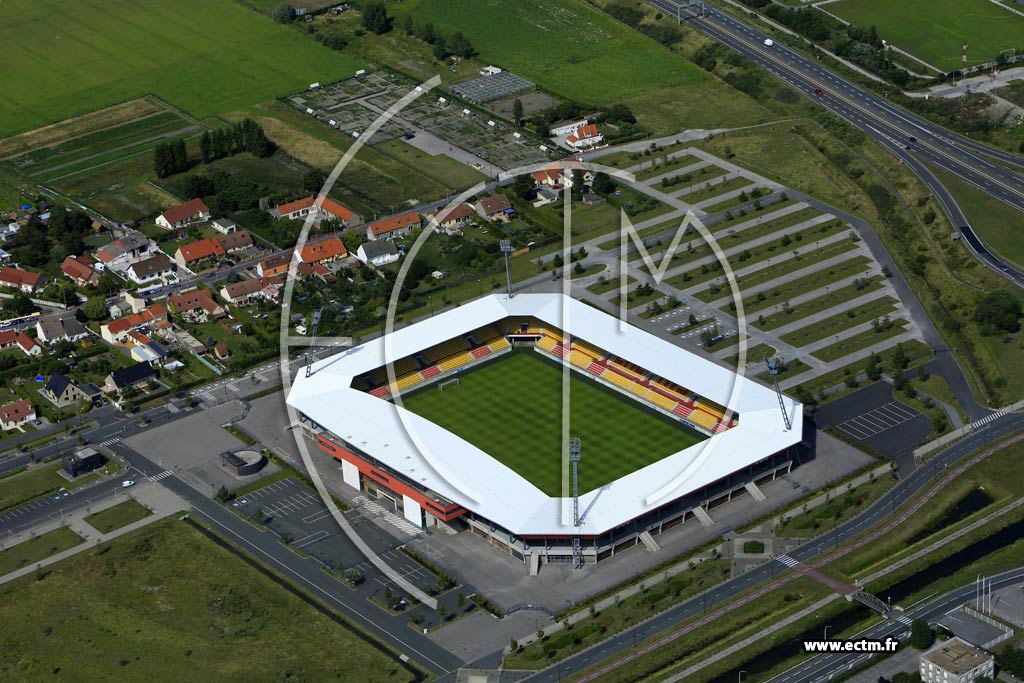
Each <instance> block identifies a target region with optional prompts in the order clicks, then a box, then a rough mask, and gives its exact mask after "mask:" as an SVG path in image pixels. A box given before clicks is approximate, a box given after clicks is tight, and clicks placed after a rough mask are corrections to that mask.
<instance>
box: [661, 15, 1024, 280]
mask: <svg viewBox="0 0 1024 683" xmlns="http://www.w3.org/2000/svg"><path fill="white" fill-rule="evenodd" d="M648 1H649V2H650V3H651V4H653V5H655V6H656V7H658V8H659V9H662V10H664V11H665V12H667V13H669V14H670V15H674V14H675V13H676V6H675V3H674V2H671V1H670V0H648ZM691 24H692V25H693V26H694V28H697V29H698V30H700V31H702V32H704V33H706V34H707V35H709V36H711V37H712V38H714V39H716V40H718V41H719V42H721V43H723V44H725V45H727V46H729V47H730V48H732V49H734V50H736V51H737V52H738V53H740V54H741V55H743V56H744V57H747V58H748V59H750V60H752V61H753V62H755V63H756V64H757V65H758V66H760V67H761V68H763V69H765V70H766V71H768V72H769V73H771V74H773V75H774V76H776V77H777V78H779V79H781V80H782V81H784V82H785V83H787V84H788V85H789V86H791V87H792V88H794V89H795V90H798V91H800V92H801V93H803V94H804V95H807V96H808V97H810V98H812V99H815V100H817V101H819V102H820V103H821V104H822V106H824V107H825V108H826V109H828V110H829V111H831V112H833V113H834V114H836V115H837V116H839V117H841V118H843V119H844V120H846V121H847V122H848V123H850V124H851V125H853V126H855V127H857V128H858V129H860V130H861V131H863V132H864V133H866V134H867V135H869V136H871V138H872V139H874V140H875V141H876V142H878V143H879V144H881V145H882V146H883V147H885V148H886V149H888V150H889V151H891V152H892V153H893V154H895V155H896V156H897V157H898V158H899V159H900V160H901V161H903V163H905V164H906V165H907V166H908V167H910V168H911V169H912V170H913V171H914V173H916V174H917V175H918V176H919V177H920V178H921V180H922V181H923V182H924V183H925V184H926V185H927V186H928V189H929V190H931V192H932V193H933V194H934V195H935V197H936V199H937V200H938V201H939V203H940V204H941V205H942V208H943V209H944V210H945V211H946V213H947V215H948V216H949V218H950V220H951V222H952V223H953V225H954V226H956V227H957V228H958V229H959V230H960V231H961V233H962V234H963V236H964V239H965V240H966V241H967V243H968V244H969V245H970V247H971V249H972V250H973V251H974V252H975V253H976V254H977V256H978V258H980V259H981V260H982V261H983V262H984V263H985V264H986V265H988V266H989V267H990V268H992V269H993V270H996V271H998V272H1000V273H1003V274H1005V275H1006V276H1007V277H1009V278H1011V279H1013V280H1014V281H1015V282H1017V284H1020V285H1024V272H1021V271H1019V270H1017V269H1016V268H1014V267H1013V266H1012V265H1011V264H1008V263H1005V262H1004V261H1003V260H1001V259H1000V258H999V257H998V256H996V255H995V254H993V253H991V252H990V251H989V250H988V249H987V248H986V247H985V245H984V244H983V243H982V242H981V240H980V239H979V238H978V236H977V234H976V233H975V232H974V230H973V229H972V228H971V226H970V224H969V223H968V222H967V218H966V217H965V216H964V214H963V212H962V211H961V210H960V207H959V206H958V205H957V203H956V201H955V200H954V199H953V197H952V195H951V194H950V193H949V191H948V190H946V188H945V187H944V186H943V185H942V183H941V182H940V181H939V180H938V179H937V178H936V177H935V175H934V174H933V173H932V172H931V170H930V169H929V168H928V165H932V166H935V167H938V168H941V169H943V170H945V171H948V172H949V173H952V174H954V175H956V176H957V177H958V178H960V179H962V180H963V181H964V182H966V183H968V184H970V185H973V186H974V187H976V188H978V189H979V190H981V191H982V192H985V193H987V194H989V195H992V196H993V197H996V198H997V199H999V200H1001V201H1003V202H1006V203H1007V204H1009V205H1010V206H1012V207H1014V208H1016V209H1018V210H1019V211H1022V212H1024V178H1022V177H1021V176H1020V175H1018V174H1017V173H1015V172H1014V171H1012V170H1010V169H1009V168H1007V166H1009V167H1013V168H1015V169H1017V170H1024V157H1020V156H1017V155H1015V154H1010V153H1008V152H1004V151H1002V150H998V149H995V148H993V147H990V146H988V145H984V144H982V143H979V142H976V141H974V140H970V139H968V138H965V137H963V136H960V135H957V134H955V133H952V132H950V131H948V130H946V129H945V128H942V127H941V126H938V125H936V124H934V123H931V122H930V121H928V120H926V119H923V118H921V117H920V116H917V115H915V114H912V113H910V112H908V111H906V110H905V109H902V108H901V107H898V106H896V105H894V104H893V103H891V102H889V101H888V100H887V99H885V98H884V97H881V96H879V95H877V94H875V93H873V92H872V91H870V90H867V89H866V88H862V87H860V86H858V85H856V84H855V83H853V82H851V81H849V80H847V79H845V78H843V77H842V76H840V75H838V74H836V73H834V72H832V71H830V70H828V69H827V68H825V67H824V66H823V65H822V64H821V63H820V62H819V61H818V60H815V59H812V58H810V57H807V56H806V55H804V54H802V53H800V52H797V51H796V50H792V49H790V48H788V47H786V46H785V45H782V44H780V43H777V42H776V43H774V45H772V46H767V45H765V40H766V39H768V38H769V37H770V36H768V35H767V34H765V33H763V32H762V31H760V30H758V29H757V28H755V27H754V26H751V25H749V24H747V23H745V22H743V21H740V20H738V19H736V18H734V17H733V16H731V15H729V14H727V13H725V12H722V11H720V10H717V9H714V8H712V7H706V9H705V14H704V16H701V17H697V18H694V19H692V20H691ZM996 162H998V163H996ZM926 164H928V165H926Z"/></svg>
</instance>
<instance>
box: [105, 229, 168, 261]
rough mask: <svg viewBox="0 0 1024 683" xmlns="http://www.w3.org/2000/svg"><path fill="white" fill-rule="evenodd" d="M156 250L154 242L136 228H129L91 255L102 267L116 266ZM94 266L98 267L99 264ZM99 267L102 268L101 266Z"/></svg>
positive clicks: (157, 249)
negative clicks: (122, 234) (123, 234)
mask: <svg viewBox="0 0 1024 683" xmlns="http://www.w3.org/2000/svg"><path fill="white" fill-rule="evenodd" d="M157 251H159V248H158V247H157V246H156V242H154V241H152V240H151V239H149V238H148V237H146V236H145V235H143V234H142V233H141V232H138V231H137V230H129V231H128V232H127V233H126V234H125V236H124V237H121V238H119V239H116V240H114V241H113V242H111V243H110V244H106V245H104V246H102V247H100V248H99V249H97V250H96V251H95V252H93V256H95V257H96V260H97V261H99V263H100V264H102V267H103V268H117V267H124V266H127V265H128V264H130V263H132V262H134V261H137V260H139V259H141V258H145V257H146V256H149V255H150V254H154V253H156V252H157ZM96 267H97V268H100V266H96ZM100 269H101V270H102V268H100Z"/></svg>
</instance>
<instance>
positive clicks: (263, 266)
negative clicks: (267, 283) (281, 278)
mask: <svg viewBox="0 0 1024 683" xmlns="http://www.w3.org/2000/svg"><path fill="white" fill-rule="evenodd" d="M294 254H295V250H294V249H289V250H288V251H285V252H283V253H280V254H274V255H273V256H268V257H267V258H265V259H262V260H261V261H260V262H259V263H257V264H256V274H257V275H259V276H260V277H271V276H274V275H285V274H287V273H288V266H289V265H290V264H291V262H292V257H293V256H294Z"/></svg>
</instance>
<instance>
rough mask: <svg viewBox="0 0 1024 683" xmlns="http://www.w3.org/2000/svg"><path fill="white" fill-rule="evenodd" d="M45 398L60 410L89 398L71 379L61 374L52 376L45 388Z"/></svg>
mask: <svg viewBox="0 0 1024 683" xmlns="http://www.w3.org/2000/svg"><path fill="white" fill-rule="evenodd" d="M42 393H43V396H44V397H45V398H46V399H47V400H48V401H50V403H52V404H54V405H55V406H57V407H58V408H63V407H64V406H66V405H71V404H72V403H76V402H78V401H85V400H87V399H88V398H89V397H88V396H87V395H86V393H85V392H84V391H82V389H81V388H80V387H79V386H78V385H77V384H75V383H74V382H73V381H71V379H70V378H69V377H67V376H66V375H62V374H60V373H54V374H52V375H50V379H48V380H47V381H46V384H45V385H44V386H43V392H42Z"/></svg>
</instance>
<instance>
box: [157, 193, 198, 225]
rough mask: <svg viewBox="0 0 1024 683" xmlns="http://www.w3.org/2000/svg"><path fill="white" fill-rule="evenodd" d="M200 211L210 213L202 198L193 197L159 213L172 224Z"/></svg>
mask: <svg viewBox="0 0 1024 683" xmlns="http://www.w3.org/2000/svg"><path fill="white" fill-rule="evenodd" d="M200 213H210V209H209V208H207V206H206V204H205V203H203V200H202V199H193V200H190V201H187V202H185V203H184V204H181V205H179V206H175V207H174V208H172V209H167V210H166V211H164V212H163V213H162V214H160V215H161V216H163V217H164V219H165V220H166V221H167V222H168V223H170V224H171V225H174V224H176V223H180V222H181V221H183V220H186V219H188V218H191V217H192V216H195V215H197V214H200Z"/></svg>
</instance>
